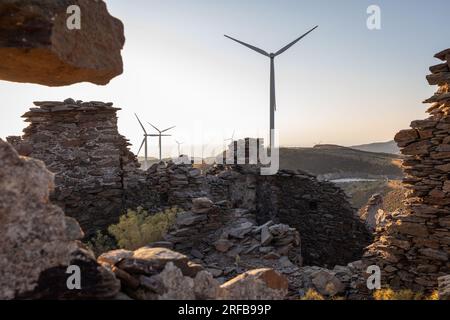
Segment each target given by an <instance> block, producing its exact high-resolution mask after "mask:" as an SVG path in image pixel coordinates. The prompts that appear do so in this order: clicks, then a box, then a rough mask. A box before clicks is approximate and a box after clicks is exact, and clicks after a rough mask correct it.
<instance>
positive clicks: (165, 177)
mask: <svg viewBox="0 0 450 320" xmlns="http://www.w3.org/2000/svg"><path fill="white" fill-rule="evenodd" d="M146 185H147V188H149V189H150V190H151V191H150V192H151V193H153V194H154V198H156V202H155V207H167V206H178V207H179V208H182V209H189V208H190V206H191V203H192V199H195V198H200V197H204V196H206V195H207V194H206V192H205V190H204V189H205V178H204V177H203V176H202V173H201V171H200V170H199V169H197V168H194V167H193V166H192V165H191V164H176V163H174V162H171V161H170V162H167V163H166V162H161V163H156V164H154V165H152V166H151V167H150V168H149V169H148V170H147V171H146Z"/></svg>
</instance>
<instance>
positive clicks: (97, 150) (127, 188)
mask: <svg viewBox="0 0 450 320" xmlns="http://www.w3.org/2000/svg"><path fill="white" fill-rule="evenodd" d="M35 105H36V108H31V109H30V111H29V112H27V113H26V114H25V115H24V116H23V117H24V118H25V121H26V122H29V123H30V125H29V126H28V127H27V128H26V129H25V130H24V135H23V136H22V137H9V138H8V141H9V142H10V143H11V144H12V145H13V146H14V147H15V148H16V150H17V151H18V152H19V153H20V154H22V155H26V156H29V157H33V158H36V159H39V160H42V161H44V163H45V164H46V166H47V168H48V169H49V170H50V171H51V172H53V173H54V174H55V185H56V188H55V191H54V193H53V195H52V201H53V202H54V203H56V204H57V205H59V206H60V207H61V208H62V209H63V210H64V211H65V212H66V214H67V215H69V216H72V217H74V218H75V219H77V220H78V221H79V223H80V225H81V226H82V228H83V230H84V231H85V233H86V235H87V236H88V237H89V236H91V235H93V234H94V233H95V232H96V231H97V230H105V229H106V228H107V227H108V226H109V225H111V224H113V223H116V222H117V221H118V218H119V216H120V215H121V214H123V213H124V212H125V211H126V209H135V208H137V207H138V206H141V207H143V208H144V209H146V210H148V211H150V212H155V211H158V210H161V209H163V208H166V207H170V206H178V207H180V208H183V209H189V208H190V206H191V203H192V199H194V198H198V197H202V196H205V195H206V194H205V192H203V191H202V190H203V188H204V186H203V185H204V183H205V179H204V177H202V176H201V172H200V170H198V169H195V168H193V167H192V165H175V164H174V163H172V162H171V163H161V164H155V165H154V166H152V167H151V168H150V169H149V170H147V171H145V172H144V171H142V170H140V165H139V163H138V161H137V158H136V155H134V154H133V153H132V152H131V151H130V150H129V149H128V146H129V143H128V141H127V140H126V139H125V137H123V136H122V135H120V134H119V132H118V128H117V115H116V113H117V111H118V110H120V109H118V108H114V107H113V106H112V103H103V102H82V101H74V100H73V99H67V100H65V101H62V102H58V101H44V102H35Z"/></svg>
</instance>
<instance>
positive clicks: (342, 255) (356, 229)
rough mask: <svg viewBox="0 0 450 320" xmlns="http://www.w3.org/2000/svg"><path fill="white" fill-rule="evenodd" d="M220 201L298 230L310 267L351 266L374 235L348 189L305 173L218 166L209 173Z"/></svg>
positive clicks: (216, 197)
mask: <svg viewBox="0 0 450 320" xmlns="http://www.w3.org/2000/svg"><path fill="white" fill-rule="evenodd" d="M207 180H208V185H209V187H210V194H211V196H212V197H213V199H214V200H215V201H218V200H221V199H220V198H222V199H228V200H230V201H231V203H232V205H233V206H234V207H241V208H246V209H249V210H254V211H255V212H256V213H257V214H256V217H257V220H258V223H260V224H263V223H265V222H267V221H269V220H272V221H274V222H276V223H285V224H289V225H290V226H292V227H294V228H296V229H297V230H298V231H299V232H300V235H301V238H302V256H303V259H304V264H305V265H318V266H331V267H333V266H335V265H346V264H347V263H349V262H352V261H355V260H358V259H360V258H361V257H362V255H363V251H364V248H365V247H366V246H367V245H369V244H370V241H371V235H370V233H369V232H368V231H367V229H366V228H365V226H364V224H363V223H362V222H361V220H360V219H359V218H358V217H357V216H356V213H355V210H354V209H353V208H352V207H351V205H350V203H349V202H348V200H347V197H346V196H345V194H344V192H343V191H342V190H341V189H339V188H338V187H336V186H335V185H334V184H332V183H328V182H319V181H318V180H317V179H316V178H315V177H313V176H311V175H309V174H306V173H304V172H293V171H289V170H280V172H279V173H278V174H277V175H274V176H262V175H260V170H259V168H258V166H248V165H243V166H240V165H233V166H216V167H215V168H214V169H213V170H211V171H210V172H209V173H208V175H207Z"/></svg>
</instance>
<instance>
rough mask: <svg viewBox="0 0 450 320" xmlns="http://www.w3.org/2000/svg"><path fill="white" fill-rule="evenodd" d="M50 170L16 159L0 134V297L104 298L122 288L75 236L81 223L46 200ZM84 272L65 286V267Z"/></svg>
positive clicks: (50, 181) (32, 162) (51, 185)
mask: <svg viewBox="0 0 450 320" xmlns="http://www.w3.org/2000/svg"><path fill="white" fill-rule="evenodd" d="M53 186H54V184H53V175H52V174H51V173H50V172H49V171H48V170H47V169H46V168H45V166H44V164H43V163H42V162H41V161H39V160H35V159H30V158H19V155H18V154H17V152H16V151H15V150H14V149H13V147H12V146H11V145H9V144H8V143H5V142H4V141H3V140H1V139H0V204H1V205H0V216H1V219H0V299H76V298H80V299H102V298H103V299H104V298H111V297H113V296H115V294H116V293H117V292H118V291H119V289H120V283H119V282H118V281H117V279H116V278H115V277H114V275H113V274H112V272H110V271H109V270H108V269H105V268H102V267H100V265H98V264H97V262H96V260H95V257H94V256H93V254H92V252H89V251H88V250H86V249H84V248H82V247H81V246H80V244H79V243H78V242H77V240H79V239H81V238H82V237H83V232H82V231H81V229H80V226H79V225H78V223H77V222H76V221H75V219H73V218H69V217H66V216H65V215H64V212H63V211H62V210H61V208H59V207H58V206H55V205H53V204H52V203H51V202H50V199H49V196H50V192H51V190H52V189H53ZM70 265H77V266H79V267H80V269H81V274H83V275H84V276H83V286H82V289H81V290H69V288H68V287H67V285H66V283H67V273H66V271H67V268H68V266H70Z"/></svg>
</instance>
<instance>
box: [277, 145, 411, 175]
mask: <svg viewBox="0 0 450 320" xmlns="http://www.w3.org/2000/svg"><path fill="white" fill-rule="evenodd" d="M398 160H399V156H396V155H392V154H385V153H374V152H366V151H360V150H354V149H351V148H346V147H341V146H335V145H318V146H315V147H314V148H282V149H280V162H281V163H280V166H281V168H283V169H290V170H297V169H300V170H304V171H307V172H309V173H312V174H314V175H317V176H319V177H321V178H325V179H339V178H352V177H354V178H379V177H383V178H384V177H387V178H390V179H396V178H401V177H403V173H402V170H401V169H400V168H399V166H398V165H397V163H398Z"/></svg>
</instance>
